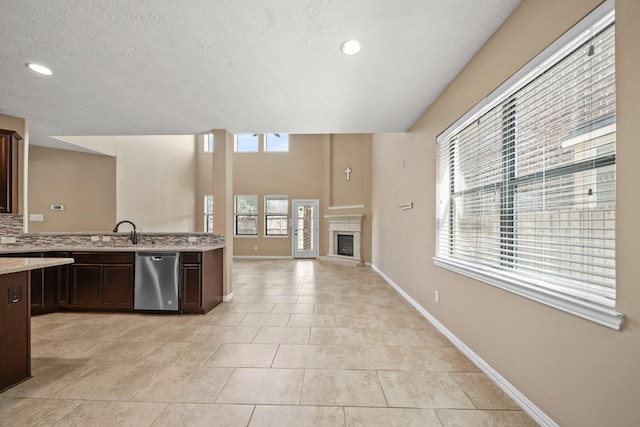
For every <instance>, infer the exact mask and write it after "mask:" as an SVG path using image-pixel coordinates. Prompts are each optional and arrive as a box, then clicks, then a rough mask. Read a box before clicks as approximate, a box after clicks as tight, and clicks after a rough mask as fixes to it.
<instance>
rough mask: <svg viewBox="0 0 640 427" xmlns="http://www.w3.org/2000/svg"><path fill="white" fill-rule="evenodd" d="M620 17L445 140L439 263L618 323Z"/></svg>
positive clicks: (595, 28)
mask: <svg viewBox="0 0 640 427" xmlns="http://www.w3.org/2000/svg"><path fill="white" fill-rule="evenodd" d="M613 19H614V18H613V14H612V13H611V14H610V15H609V18H608V20H607V21H605V22H603V21H602V20H601V21H600V22H599V23H598V25H597V26H593V27H591V29H590V31H587V32H586V33H583V34H582V36H581V37H582V40H579V41H578V42H577V43H576V40H572V41H571V44H570V45H571V46H572V49H571V50H566V49H565V51H564V53H563V55H562V56H556V58H555V60H554V61H553V63H550V64H548V65H547V66H546V68H545V69H544V70H539V71H538V72H537V73H536V75H535V77H533V78H530V79H529V80H528V81H525V82H524V83H522V82H521V83H520V84H518V85H516V86H515V87H516V89H515V90H512V91H510V92H505V93H502V94H500V96H499V97H497V99H499V102H495V105H492V106H491V108H484V109H483V110H482V111H481V113H479V114H477V115H476V117H472V121H471V120H467V123H465V125H464V126H462V127H461V126H458V128H457V129H456V130H455V131H453V132H449V133H448V134H447V135H446V137H444V138H440V139H439V143H440V144H439V154H438V172H437V173H438V184H437V186H438V188H437V193H438V196H437V197H438V204H437V209H438V212H437V242H436V263H437V264H439V265H442V266H445V267H452V268H453V269H456V270H458V271H460V272H463V273H464V274H468V275H471V276H482V277H484V279H483V280H485V281H489V282H496V281H497V282H500V283H508V285H507V286H505V287H506V288H508V289H509V290H513V289H514V286H515V287H516V288H518V287H520V290H519V291H516V292H517V293H521V294H526V296H531V295H534V296H535V295H536V294H537V295H542V299H543V300H544V301H542V302H547V303H549V304H550V305H553V306H558V307H559V308H563V307H566V306H569V309H568V310H567V311H570V312H575V314H578V315H581V316H582V317H586V318H589V319H590V320H595V321H598V322H600V323H603V324H607V326H612V327H615V328H619V327H620V324H621V322H622V317H621V315H619V314H618V313H615V312H614V311H613V310H612V309H613V308H614V306H615V153H616V149H615V145H616V115H615V107H616V105H615V97H616V94H615V43H614V42H615V24H614V22H613ZM478 273H480V274H478ZM482 277H479V278H481V279H482ZM496 278H497V279H496ZM534 299H540V298H535V297H534ZM571 306H573V308H572V307H571ZM576 306H577V307H578V308H575V307H576ZM594 313H595V314H594ZM594 318H595V319H594Z"/></svg>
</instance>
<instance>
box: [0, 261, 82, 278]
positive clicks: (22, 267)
mask: <svg viewBox="0 0 640 427" xmlns="http://www.w3.org/2000/svg"><path fill="white" fill-rule="evenodd" d="M65 264H73V258H0V274H9V273H18V272H21V271H29V270H37V269H38V268H45V267H55V266H57V265H65Z"/></svg>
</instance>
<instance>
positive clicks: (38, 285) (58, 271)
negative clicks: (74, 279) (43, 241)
mask: <svg viewBox="0 0 640 427" xmlns="http://www.w3.org/2000/svg"><path fill="white" fill-rule="evenodd" d="M2 256H4V257H10V258H42V257H47V258H66V257H68V254H67V253H62V252H46V253H43V252H26V253H15V254H7V255H2ZM67 270H68V266H66V265H62V266H57V267H49V268H45V269H38V270H31V271H29V272H28V273H27V274H29V276H30V280H29V281H30V283H31V285H30V288H31V315H38V314H45V313H52V312H54V311H58V308H59V307H60V305H61V301H60V298H59V296H60V295H65V294H66V288H67V277H66V272H67ZM65 303H66V301H65Z"/></svg>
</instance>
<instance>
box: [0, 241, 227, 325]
mask: <svg viewBox="0 0 640 427" xmlns="http://www.w3.org/2000/svg"><path fill="white" fill-rule="evenodd" d="M223 248H224V244H209V245H195V244H179V245H122V244H120V245H113V246H110V245H52V246H48V247H44V246H35V245H34V246H26V245H25V246H17V247H15V248H2V249H0V256H8V257H24V256H25V255H26V256H29V257H34V258H42V259H47V258H49V257H56V258H57V257H69V258H73V259H74V260H75V263H74V264H73V265H72V266H61V267H59V268H57V269H49V270H46V271H37V272H34V273H32V277H31V290H32V298H31V310H32V314H34V315H36V314H44V313H49V312H54V311H60V310H63V311H85V310H91V311H114V312H115V311H119V312H122V311H124V312H130V311H134V271H135V265H134V258H135V253H136V252H176V253H179V257H180V264H179V274H180V278H179V286H180V291H179V294H180V306H179V310H180V312H182V313H190V314H204V313H207V312H208V311H210V310H211V309H213V308H214V307H215V306H216V305H218V304H219V303H221V302H222V299H223V296H222V294H223Z"/></svg>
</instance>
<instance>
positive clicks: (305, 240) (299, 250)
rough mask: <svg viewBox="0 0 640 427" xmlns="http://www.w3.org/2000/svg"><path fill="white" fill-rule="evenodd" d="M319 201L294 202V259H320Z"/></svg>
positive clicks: (292, 216)
mask: <svg viewBox="0 0 640 427" xmlns="http://www.w3.org/2000/svg"><path fill="white" fill-rule="evenodd" d="M319 205H320V203H319V201H318V200H293V203H292V206H293V215H291V218H293V257H294V258H318V231H319V227H318V212H319V210H320V208H319Z"/></svg>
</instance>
